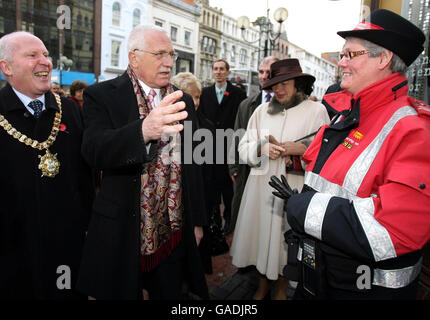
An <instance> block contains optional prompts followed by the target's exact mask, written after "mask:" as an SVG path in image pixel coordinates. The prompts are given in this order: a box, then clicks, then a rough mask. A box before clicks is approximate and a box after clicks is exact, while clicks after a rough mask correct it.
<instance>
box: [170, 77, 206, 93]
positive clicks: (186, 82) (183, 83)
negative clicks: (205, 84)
mask: <svg viewBox="0 0 430 320" xmlns="http://www.w3.org/2000/svg"><path fill="white" fill-rule="evenodd" d="M171 82H172V84H173V85H174V86H175V87H178V88H179V89H180V90H182V91H184V92H186V93H188V94H192V93H193V92H195V91H196V90H197V91H198V92H199V93H202V85H201V83H200V81H199V80H198V79H197V77H196V76H195V75H193V74H192V73H191V72H180V73H178V74H177V75H176V76H174V77H173V78H172V79H171Z"/></svg>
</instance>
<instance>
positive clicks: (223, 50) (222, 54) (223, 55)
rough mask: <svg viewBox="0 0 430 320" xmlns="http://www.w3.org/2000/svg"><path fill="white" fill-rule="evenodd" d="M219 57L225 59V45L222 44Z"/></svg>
mask: <svg viewBox="0 0 430 320" xmlns="http://www.w3.org/2000/svg"><path fill="white" fill-rule="evenodd" d="M221 57H222V58H223V59H226V58H227V43H225V42H223V44H222V48H221Z"/></svg>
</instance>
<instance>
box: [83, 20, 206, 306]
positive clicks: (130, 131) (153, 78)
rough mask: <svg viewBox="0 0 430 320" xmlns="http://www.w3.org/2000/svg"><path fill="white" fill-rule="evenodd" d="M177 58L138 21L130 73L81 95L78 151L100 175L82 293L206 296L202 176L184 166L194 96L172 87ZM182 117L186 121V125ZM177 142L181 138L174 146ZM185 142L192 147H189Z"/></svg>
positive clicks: (155, 31) (163, 37)
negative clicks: (200, 235) (199, 237)
mask: <svg viewBox="0 0 430 320" xmlns="http://www.w3.org/2000/svg"><path fill="white" fill-rule="evenodd" d="M176 57H177V55H176V53H175V51H174V49H173V45H172V42H171V40H170V39H169V37H168V36H167V34H166V32H165V31H164V29H163V28H160V27H157V26H155V25H139V26H136V27H135V28H134V29H133V30H132V31H131V33H130V36H129V39H128V58H129V66H128V68H127V70H126V72H125V73H124V74H123V75H122V76H120V77H118V78H116V79H112V80H109V81H105V82H102V83H99V84H96V85H94V86H91V87H89V88H87V89H86V90H85V93H84V101H85V103H84V105H85V107H84V108H83V114H84V121H85V124H86V129H85V134H84V141H83V147H82V153H83V155H84V157H85V158H86V159H87V160H88V162H89V163H90V164H91V165H92V166H93V167H94V168H96V169H99V170H103V179H102V182H101V187H100V192H99V194H98V196H97V197H96V200H95V201H94V206H93V208H94V214H93V216H92V219H91V222H90V226H89V230H88V236H87V241H86V243H85V248H84V255H83V258H82V266H81V272H80V275H79V280H78V289H80V290H81V291H82V292H84V293H86V294H87V295H89V296H91V297H93V298H95V299H141V298H142V297H143V294H144V293H145V291H143V289H145V290H146V291H147V292H148V294H149V299H152V300H165V299H169V300H172V299H181V298H182V297H183V296H182V288H183V285H184V281H185V280H186V281H187V284H188V285H189V288H190V291H191V292H192V293H194V294H196V295H198V296H200V297H201V298H208V288H207V284H206V281H205V277H204V272H203V267H202V263H201V259H200V257H199V254H198V249H197V241H196V237H195V234H196V233H195V229H196V228H199V226H203V225H205V224H206V221H205V216H206V215H205V213H206V212H205V203H204V195H203V194H202V191H203V178H202V174H201V169H200V167H199V166H198V165H196V164H195V163H194V162H193V160H192V158H191V161H189V160H187V161H184V157H185V156H186V155H185V154H184V148H190V147H191V148H190V149H191V154H192V150H193V147H194V145H193V144H192V143H193V142H192V141H186V140H185V139H184V133H183V129H184V126H188V129H189V130H191V132H190V134H191V135H192V134H193V133H194V130H195V129H196V128H197V117H196V112H195V109H194V103H193V100H192V98H191V97H190V96H189V95H188V94H183V92H182V91H179V90H178V91H175V90H174V88H173V86H172V85H171V84H170V83H169V79H170V76H171V73H172V68H173V63H174V61H175V60H176ZM184 120H186V121H185V122H184ZM179 139H180V140H179ZM190 144H191V145H190Z"/></svg>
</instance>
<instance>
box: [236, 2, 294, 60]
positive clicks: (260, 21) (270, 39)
mask: <svg viewBox="0 0 430 320" xmlns="http://www.w3.org/2000/svg"><path fill="white" fill-rule="evenodd" d="M269 12H270V9H269V7H267V15H266V17H264V16H262V17H258V18H257V19H256V20H255V21H254V22H253V23H252V24H253V25H254V26H258V28H259V30H260V36H259V39H257V40H255V41H248V40H247V39H246V38H245V30H246V29H248V28H249V26H250V21H249V18H248V17H246V16H242V17H239V18H238V19H237V25H238V27H239V28H240V30H241V33H242V38H243V40H244V41H245V42H248V43H250V44H251V43H255V42H257V41H259V46H258V47H259V50H258V61H261V58H262V57H261V52H264V55H263V57H267V56H269V55H271V54H272V49H273V47H274V43H275V41H276V39H278V38H279V36H280V35H281V27H282V23H283V22H284V21H285V20H287V17H288V11H287V9H285V8H278V9H276V10H275V13H274V14H273V17H274V18H275V20H276V21H277V22H278V23H279V30H278V32H276V33H275V32H274V30H273V24H272V23H271V22H270V19H269ZM262 48H263V49H262Z"/></svg>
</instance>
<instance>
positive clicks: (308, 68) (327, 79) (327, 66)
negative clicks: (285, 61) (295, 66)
mask: <svg viewBox="0 0 430 320" xmlns="http://www.w3.org/2000/svg"><path fill="white" fill-rule="evenodd" d="M288 58H296V59H298V60H299V61H300V65H301V67H302V70H303V72H304V73H308V74H311V75H313V76H314V77H315V78H316V80H315V82H314V91H313V92H312V93H311V95H314V96H316V97H317V99H318V100H322V97H323V96H324V93H325V92H326V90H327V88H328V87H329V86H330V85H332V84H333V83H335V82H336V69H337V65H336V64H334V63H332V62H330V61H327V60H325V59H323V58H320V57H318V56H316V55H313V54H312V53H310V52H308V51H306V50H304V49H302V48H300V47H299V46H297V45H295V44H293V43H291V42H289V43H288Z"/></svg>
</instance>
